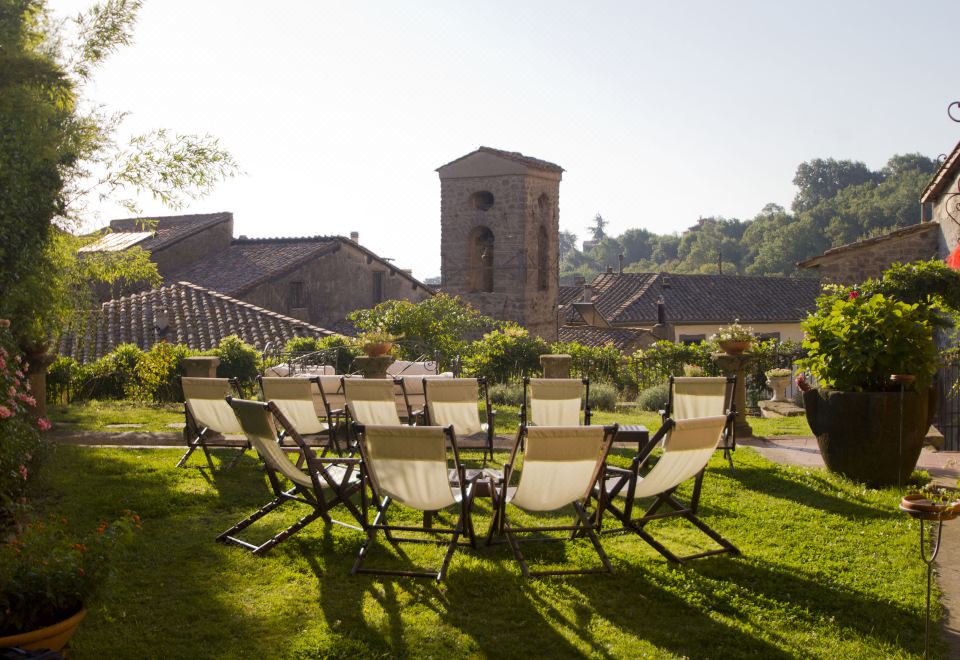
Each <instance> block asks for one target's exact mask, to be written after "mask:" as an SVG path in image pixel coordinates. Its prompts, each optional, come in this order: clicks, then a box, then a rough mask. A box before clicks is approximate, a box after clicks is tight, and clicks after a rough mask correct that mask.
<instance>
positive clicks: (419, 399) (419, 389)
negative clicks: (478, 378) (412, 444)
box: [393, 374, 453, 424]
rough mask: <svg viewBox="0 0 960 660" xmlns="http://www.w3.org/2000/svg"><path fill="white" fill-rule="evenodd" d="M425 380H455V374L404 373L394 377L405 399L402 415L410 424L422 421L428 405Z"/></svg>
mask: <svg viewBox="0 0 960 660" xmlns="http://www.w3.org/2000/svg"><path fill="white" fill-rule="evenodd" d="M424 380H453V376H452V374H448V375H437V374H432V375H424V374H404V375H402V376H394V377H393V382H394V383H395V386H396V387H397V388H399V391H400V395H401V398H402V401H403V404H402V407H403V410H402V411H401V416H405V417H406V418H407V421H408V422H409V423H410V424H413V423H415V422H416V423H420V422H421V421H422V420H423V418H424V411H425V409H426V405H427V402H426V398H425V395H424V392H423V382H424ZM398 407H399V406H398Z"/></svg>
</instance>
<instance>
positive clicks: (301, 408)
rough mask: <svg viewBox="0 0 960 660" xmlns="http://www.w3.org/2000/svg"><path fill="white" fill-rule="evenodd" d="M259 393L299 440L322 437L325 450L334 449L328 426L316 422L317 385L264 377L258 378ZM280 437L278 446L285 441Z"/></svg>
mask: <svg viewBox="0 0 960 660" xmlns="http://www.w3.org/2000/svg"><path fill="white" fill-rule="evenodd" d="M257 381H258V382H259V383H260V392H261V393H262V394H263V400H264V401H273V402H274V403H275V404H277V408H278V409H279V410H280V412H281V413H283V416H284V417H285V418H286V420H287V421H288V422H290V424H292V425H293V428H294V429H296V431H297V433H299V434H300V437H304V436H321V435H322V436H324V438H325V440H326V443H327V446H328V447H331V448H336V446H337V444H336V437H335V436H334V434H333V433H331V430H330V425H329V424H327V423H325V422H322V421H320V417H319V416H318V410H317V402H316V396H315V395H316V394H319V392H320V385H319V384H318V383H317V381H316V377H313V378H296V377H275V378H271V377H264V376H259V377H258V378H257ZM321 414H322V413H321ZM285 437H286V436H285V435H284V434H283V433H281V434H280V440H281V443H282V442H283V441H284V439H285Z"/></svg>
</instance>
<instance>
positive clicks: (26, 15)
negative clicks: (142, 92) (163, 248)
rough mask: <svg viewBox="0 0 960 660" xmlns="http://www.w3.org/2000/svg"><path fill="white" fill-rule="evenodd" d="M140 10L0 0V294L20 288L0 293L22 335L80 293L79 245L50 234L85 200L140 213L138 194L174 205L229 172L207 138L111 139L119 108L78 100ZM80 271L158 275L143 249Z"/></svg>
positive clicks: (79, 213) (53, 321)
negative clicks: (52, 11) (66, 16)
mask: <svg viewBox="0 0 960 660" xmlns="http://www.w3.org/2000/svg"><path fill="white" fill-rule="evenodd" d="M140 5H141V3H140V2H139V0H106V1H105V2H104V3H103V4H98V5H94V6H92V7H91V8H90V9H89V10H88V11H87V12H85V13H82V14H80V15H79V16H77V17H76V18H74V19H73V20H72V21H57V20H54V19H53V17H52V16H50V15H49V13H48V12H47V9H46V5H45V3H44V2H43V0H0V190H3V194H2V195H0V290H2V291H4V292H5V293H6V292H9V291H14V289H16V294H17V295H5V296H3V298H2V299H0V316H4V317H10V318H12V319H13V321H14V328H15V330H16V332H18V333H20V334H21V336H20V339H21V340H27V341H37V340H40V339H47V338H49V337H50V336H51V335H50V334H46V335H44V336H42V337H38V336H33V337H28V336H26V335H24V334H23V333H28V332H30V333H36V332H40V331H43V332H47V333H50V332H52V331H53V330H52V329H53V328H59V327H62V325H63V324H64V322H65V321H66V319H65V318H62V317H61V318H59V319H57V318H56V316H57V315H62V313H63V310H64V309H66V308H69V307H71V304H72V303H80V302H85V301H86V300H87V299H88V298H87V297H86V296H83V295H80V296H78V295H76V291H75V290H73V287H74V284H75V283H76V281H77V280H76V278H75V277H74V276H73V275H72V274H71V271H70V268H73V267H74V266H75V264H76V262H75V261H74V260H73V259H69V258H67V255H66V253H65V252H64V250H66V249H68V248H67V247H66V246H69V245H76V244H75V243H72V242H71V241H70V240H69V239H68V238H67V237H66V236H64V235H62V234H58V233H57V232H58V231H60V229H68V228H76V227H78V226H79V221H80V220H81V219H82V218H83V216H84V212H85V210H86V205H87V202H88V200H90V199H91V198H96V197H99V198H100V199H104V198H107V197H110V198H111V199H114V200H115V201H118V202H120V203H121V204H123V205H124V206H126V207H127V208H128V209H130V210H131V211H132V212H136V211H138V209H137V208H136V204H135V201H134V200H135V198H136V196H137V195H138V194H140V193H146V194H150V195H152V196H153V197H154V198H156V199H158V200H159V201H161V202H162V203H163V204H165V205H167V206H170V207H172V208H178V207H181V206H182V205H183V204H184V203H185V202H186V200H187V199H191V198H196V197H199V196H202V195H204V194H206V193H207V192H208V191H209V190H210V189H211V188H212V187H213V186H214V185H215V184H216V183H217V182H218V181H220V180H221V179H223V178H225V177H228V176H232V175H233V174H235V173H236V171H237V165H236V162H235V161H234V160H233V158H232V156H230V154H229V153H228V152H226V151H224V150H222V149H220V147H219V145H218V143H217V141H216V140H215V139H214V138H212V137H210V136H199V137H198V136H191V135H179V134H176V133H173V132H171V131H168V130H167V129H158V130H155V131H151V132H149V133H148V134H146V135H140V136H136V137H134V138H132V139H131V140H130V142H129V143H128V144H126V145H119V144H117V142H116V139H115V135H116V131H117V129H118V127H119V125H120V123H121V122H122V120H123V117H124V115H123V114H122V113H115V114H106V112H105V111H104V110H103V109H102V107H100V106H98V105H96V104H94V103H92V102H89V100H87V101H88V102H86V103H81V102H80V101H81V100H83V92H84V91H85V85H86V83H87V82H88V81H89V79H90V76H91V75H92V73H93V71H94V70H95V69H96V67H97V65H99V64H100V63H101V62H103V61H104V60H105V59H106V58H107V57H108V56H109V55H110V54H112V53H113V52H114V51H116V50H117V49H118V48H119V47H121V46H123V45H127V44H129V43H130V41H131V38H132V30H133V25H134V23H135V22H136V16H137V12H138V10H139V9H140ZM87 266H88V270H87V272H86V273H85V274H84V276H85V277H87V278H92V277H102V278H105V279H106V280H107V281H108V282H109V281H116V280H117V278H130V277H135V278H136V279H142V280H146V281H151V280H154V279H155V278H156V268H155V267H154V266H153V265H152V264H150V262H149V261H147V260H146V259H143V258H142V255H140V256H136V255H134V256H132V257H129V256H123V255H114V256H113V257H104V258H102V259H96V260H94V261H91V262H88V264H87ZM112 267H115V268H116V269H117V270H115V271H111V268H112ZM137 268H139V269H140V270H139V271H138V272H134V270H135V269H137ZM37 273H45V276H43V277H38V276H37ZM63 296H66V300H64V299H63V298H62V297H63ZM58 297H59V299H58ZM58 300H59V301H58Z"/></svg>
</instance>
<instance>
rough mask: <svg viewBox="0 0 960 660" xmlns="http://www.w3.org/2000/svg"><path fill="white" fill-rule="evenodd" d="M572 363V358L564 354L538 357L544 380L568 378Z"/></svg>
mask: <svg viewBox="0 0 960 660" xmlns="http://www.w3.org/2000/svg"><path fill="white" fill-rule="evenodd" d="M572 363H573V357H571V356H569V355H566V354H565V353H560V354H558V355H541V356H540V366H542V367H543V377H544V378H570V365H571V364H572Z"/></svg>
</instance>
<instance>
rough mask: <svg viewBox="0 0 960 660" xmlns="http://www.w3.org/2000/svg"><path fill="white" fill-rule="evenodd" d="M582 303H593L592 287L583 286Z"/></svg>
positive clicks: (588, 285)
mask: <svg viewBox="0 0 960 660" xmlns="http://www.w3.org/2000/svg"><path fill="white" fill-rule="evenodd" d="M583 302H593V285H590V284H584V285H583Z"/></svg>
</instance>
